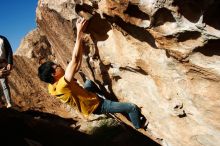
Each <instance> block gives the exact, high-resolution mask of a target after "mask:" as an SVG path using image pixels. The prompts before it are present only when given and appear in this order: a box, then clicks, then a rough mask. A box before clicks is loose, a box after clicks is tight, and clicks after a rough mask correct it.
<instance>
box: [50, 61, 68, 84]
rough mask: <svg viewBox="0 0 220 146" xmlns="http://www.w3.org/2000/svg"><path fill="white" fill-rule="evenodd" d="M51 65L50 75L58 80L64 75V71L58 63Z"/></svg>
mask: <svg viewBox="0 0 220 146" xmlns="http://www.w3.org/2000/svg"><path fill="white" fill-rule="evenodd" d="M52 67H53V69H54V73H53V74H52V76H53V77H54V79H55V81H58V80H59V79H60V78H61V77H62V76H64V74H65V71H64V69H63V68H62V67H61V66H60V65H59V64H54V65H53V66H52Z"/></svg>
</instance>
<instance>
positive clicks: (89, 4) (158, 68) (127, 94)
mask: <svg viewBox="0 0 220 146" xmlns="http://www.w3.org/2000/svg"><path fill="white" fill-rule="evenodd" d="M76 7H78V8H79V9H81V10H83V11H86V12H89V13H91V14H92V15H94V16H93V18H92V19H91V20H90V22H89V25H88V28H87V32H86V33H87V35H86V39H85V42H84V52H85V53H84V56H83V64H82V67H81V70H82V71H83V72H84V73H85V74H86V75H87V76H88V77H89V78H90V79H93V80H94V81H95V82H96V83H97V84H98V85H99V86H100V88H101V89H102V90H103V91H104V92H105V94H106V95H109V96H108V98H110V99H112V100H116V99H117V100H119V101H128V102H133V103H135V104H137V105H138V106H139V107H142V112H143V114H144V115H145V116H146V117H147V119H148V120H149V122H150V123H149V126H148V131H147V132H143V133H144V134H146V135H150V136H151V138H156V139H157V140H158V142H159V143H160V144H161V145H163V146H185V145H188V146H204V145H205V146H218V145H220V140H219V137H220V118H219V114H220V108H219V105H220V90H219V89H220V83H219V81H220V51H219V47H220V23H219V19H220V15H219V13H218V11H219V8H220V2H219V1H218V0H212V1H203V0H202V1H196V0H191V1H188V0H187V1H178V0H169V1H165V0H146V1H144V0H130V1H128V0H123V1H119V0H114V1H111V0H101V1H100V0H93V1H90V0H81V1H76V2H75V1H69V0H39V2H38V8H37V11H36V16H37V26H38V28H37V30H35V31H38V32H35V33H34V32H32V33H30V34H29V35H30V36H27V38H28V37H30V39H29V40H28V41H27V42H26V43H27V44H32V45H31V46H32V47H30V46H28V45H25V44H24V43H23V44H21V47H20V48H19V49H18V50H17V52H23V53H18V54H19V55H22V56H15V68H14V71H13V73H12V75H11V77H10V86H11V89H12V93H13V96H14V100H15V103H16V104H18V105H19V106H20V107H21V108H22V109H24V110H26V109H39V110H42V111H46V112H49V113H55V114H58V115H61V116H63V117H71V116H72V115H74V114H72V113H69V112H67V110H66V109H67V108H66V107H65V106H64V105H61V104H60V103H59V102H58V101H56V100H54V99H53V98H52V97H49V96H48V95H47V91H46V88H45V87H46V86H45V85H44V84H42V83H41V82H40V81H39V80H38V79H37V75H36V68H37V66H38V62H39V60H42V59H45V60H48V59H49V60H56V61H58V62H60V63H61V65H62V66H63V67H65V66H66V64H67V62H68V61H69V58H70V56H71V50H72V48H73V46H74V39H75V21H76V19H77V17H78V15H77V13H76V12H75V8H76ZM33 34H34V35H36V36H31V35H33ZM32 37H33V38H35V39H31V38H32ZM32 40H33V41H32ZM25 52H26V53H25ZM44 52H46V53H44ZM30 54H31V55H30ZM45 54H46V55H45ZM25 56H26V57H25ZM77 78H78V79H79V80H80V81H81V78H80V76H78V75H77ZM41 102H44V103H45V105H44V106H42V104H39V103H41ZM55 107H56V108H55ZM58 109H59V111H58Z"/></svg>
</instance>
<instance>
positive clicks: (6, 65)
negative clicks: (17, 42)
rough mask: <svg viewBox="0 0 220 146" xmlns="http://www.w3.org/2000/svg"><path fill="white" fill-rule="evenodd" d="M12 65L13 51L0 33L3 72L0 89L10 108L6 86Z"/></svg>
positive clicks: (9, 98) (0, 57)
mask: <svg viewBox="0 0 220 146" xmlns="http://www.w3.org/2000/svg"><path fill="white" fill-rule="evenodd" d="M12 67H13V52H12V49H11V45H10V43H9V41H8V39H7V38H6V37H4V36H2V35H0V70H1V72H3V74H2V75H1V77H0V81H1V85H2V90H3V93H4V96H5V99H6V102H7V106H6V107H7V108H10V107H11V106H12V105H11V94H10V88H9V86H8V78H7V77H8V75H9V74H10V71H11V70H12Z"/></svg>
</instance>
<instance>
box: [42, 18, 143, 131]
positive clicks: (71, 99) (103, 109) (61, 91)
mask: <svg viewBox="0 0 220 146" xmlns="http://www.w3.org/2000/svg"><path fill="white" fill-rule="evenodd" d="M87 22H88V21H87V20H86V19H84V18H80V19H78V20H77V22H76V28H77V37H76V43H75V46H74V48H73V51H72V58H71V61H70V62H69V64H68V65H67V67H66V70H65V71H64V69H63V68H62V67H61V66H60V65H59V64H56V63H54V62H51V61H47V62H45V63H43V64H41V65H40V67H39V68H38V76H39V78H40V79H41V80H42V81H44V82H46V83H49V86H48V90H49V93H50V94H51V95H54V96H56V97H57V98H58V99H60V100H61V102H62V103H67V104H69V105H70V106H71V107H76V108H77V110H78V111H79V112H80V113H82V114H83V115H84V116H85V117H87V116H88V115H89V114H91V113H93V114H105V113H127V114H128V115H129V118H130V120H131V122H132V123H133V125H134V127H135V128H136V129H139V128H144V127H145V126H146V125H145V123H146V118H145V117H144V116H143V115H142V114H141V112H140V109H139V108H138V107H137V106H136V105H135V104H132V103H124V102H114V101H110V100H107V99H103V98H100V96H99V94H95V93H94V92H96V91H97V90H96V89H98V87H97V86H96V85H95V83H94V82H92V81H91V80H87V81H86V82H85V85H84V88H82V87H81V86H80V85H79V84H78V83H77V80H76V79H75V78H74V75H75V74H76V73H77V72H78V71H79V68H80V65H81V62H82V51H83V48H82V40H83V39H82V38H83V34H84V33H83V31H84V30H85V28H86V25H87ZM145 128H146V127H145Z"/></svg>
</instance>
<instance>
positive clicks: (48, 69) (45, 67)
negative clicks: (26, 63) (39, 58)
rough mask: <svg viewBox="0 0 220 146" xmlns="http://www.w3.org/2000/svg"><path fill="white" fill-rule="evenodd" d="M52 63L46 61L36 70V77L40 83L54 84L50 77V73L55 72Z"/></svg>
mask: <svg viewBox="0 0 220 146" xmlns="http://www.w3.org/2000/svg"><path fill="white" fill-rule="evenodd" d="M54 64H55V63H53V62H52V61H47V62H45V63H43V64H41V65H40V67H39V68H38V77H39V78H40V80H41V81H44V82H46V83H50V84H53V83H54V77H53V76H52V73H54V72H55V70H54V68H53V65H54Z"/></svg>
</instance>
